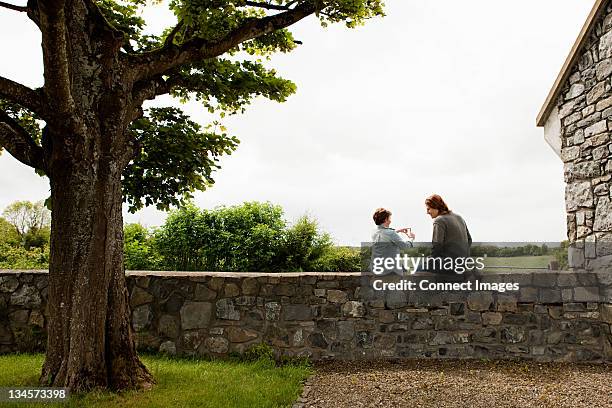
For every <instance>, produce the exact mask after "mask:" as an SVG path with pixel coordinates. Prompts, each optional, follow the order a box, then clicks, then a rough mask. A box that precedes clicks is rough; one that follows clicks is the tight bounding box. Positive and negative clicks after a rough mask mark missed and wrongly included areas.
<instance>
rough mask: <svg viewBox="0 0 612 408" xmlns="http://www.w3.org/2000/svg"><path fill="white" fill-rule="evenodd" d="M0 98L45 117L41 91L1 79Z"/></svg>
mask: <svg viewBox="0 0 612 408" xmlns="http://www.w3.org/2000/svg"><path fill="white" fill-rule="evenodd" d="M0 97H1V98H3V99H6V100H8V101H11V102H14V103H16V104H18V105H21V106H22V107H24V108H26V109H28V110H31V111H32V112H34V113H36V114H37V115H38V116H40V117H41V118H43V119H44V117H45V115H44V111H43V110H44V109H43V103H42V98H41V95H40V93H39V91H35V90H34V89H31V88H28V87H27V86H25V85H22V84H20V83H18V82H15V81H12V80H10V79H8V78H4V77H0Z"/></svg>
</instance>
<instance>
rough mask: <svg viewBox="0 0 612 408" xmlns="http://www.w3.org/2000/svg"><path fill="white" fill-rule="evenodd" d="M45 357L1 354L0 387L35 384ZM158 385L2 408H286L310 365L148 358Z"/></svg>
mask: <svg viewBox="0 0 612 408" xmlns="http://www.w3.org/2000/svg"><path fill="white" fill-rule="evenodd" d="M43 360H44V356H43V355H42V354H12V355H5V356H0V387H8V386H14V387H26V386H36V385H37V379H38V375H39V373H40V369H41V367H42V363H43ZM142 361H143V362H144V363H145V364H146V366H147V367H148V368H149V370H151V372H152V373H153V376H154V377H155V379H156V381H157V385H155V386H154V387H153V389H152V390H150V391H142V392H133V391H132V392H126V393H123V394H112V393H108V392H104V393H102V392H97V393H90V394H87V395H84V396H74V397H71V398H70V402H69V403H68V404H43V403H0V407H20V408H21V407H44V406H56V407H122V408H124V407H125V408H136V407H147V408H148V407H160V408H162V407H164V408H165V407H176V408H184V407H245V408H250V407H287V406H291V404H292V403H293V401H295V400H296V399H297V397H298V396H299V394H300V392H301V388H302V381H303V380H304V379H306V378H307V377H308V376H309V375H310V373H311V370H310V368H308V367H307V366H305V365H285V366H282V367H275V366H274V363H273V362H272V361H270V360H259V361H255V362H233V361H203V360H188V359H170V358H167V357H162V356H143V357H142Z"/></svg>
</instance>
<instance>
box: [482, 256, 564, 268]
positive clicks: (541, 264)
mask: <svg viewBox="0 0 612 408" xmlns="http://www.w3.org/2000/svg"><path fill="white" fill-rule="evenodd" d="M553 259H555V257H554V256H552V255H542V256H513V257H504V258H496V257H490V258H489V257H487V258H485V265H486V266H488V267H494V266H513V267H515V268H548V263H549V262H550V261H552V260H553ZM491 269H494V268H491Z"/></svg>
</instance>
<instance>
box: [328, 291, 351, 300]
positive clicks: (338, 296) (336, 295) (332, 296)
mask: <svg viewBox="0 0 612 408" xmlns="http://www.w3.org/2000/svg"><path fill="white" fill-rule="evenodd" d="M347 300H348V294H347V293H346V292H344V291H342V290H337V289H329V290H328V291H327V301H328V302H331V303H344V302H346V301H347Z"/></svg>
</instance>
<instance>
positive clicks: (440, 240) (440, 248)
mask: <svg viewBox="0 0 612 408" xmlns="http://www.w3.org/2000/svg"><path fill="white" fill-rule="evenodd" d="M425 207H426V208H427V214H429V216H430V217H431V218H432V219H433V220H434V222H433V237H432V239H431V243H432V250H431V257H432V258H438V259H441V260H442V261H444V259H446V258H451V259H453V260H454V259H457V258H468V257H469V256H470V246H471V245H472V237H471V235H470V231H469V230H468V227H467V224H466V223H465V221H464V220H463V218H461V216H460V215H459V214H455V213H454V212H452V211H451V210H450V209H449V208H448V206H447V205H446V203H445V202H444V200H443V199H442V197H440V196H439V195H437V194H434V195H432V196H430V197H428V198H427V199H426V200H425ZM434 263H436V262H434ZM442 269H443V270H440V268H439V265H436V267H434V268H431V267H430V268H427V270H429V271H435V272H453V271H452V270H447V269H445V268H442Z"/></svg>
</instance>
